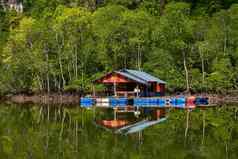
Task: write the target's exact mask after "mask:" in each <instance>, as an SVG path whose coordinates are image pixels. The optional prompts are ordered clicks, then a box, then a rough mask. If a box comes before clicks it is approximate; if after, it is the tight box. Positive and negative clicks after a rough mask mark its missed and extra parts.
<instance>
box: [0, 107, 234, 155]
mask: <svg viewBox="0 0 238 159" xmlns="http://www.w3.org/2000/svg"><path fill="white" fill-rule="evenodd" d="M0 106H1V109H0V116H1V118H0V128H1V129H0V155H1V157H2V158H6V159H8V158H9V159H23V158H34V159H46V158H47V159H77V158H82V159H94V158H98V159H101V158H104V159H111V158H115V159H154V158H164V159H174V158H176V159H191V158H195V159H214V158H216V159H224V158H229V159H237V156H238V151H237V150H238V144H237V143H238V137H237V135H238V126H237V119H238V118H237V110H236V111H235V109H233V108H232V107H230V106H229V107H227V108H226V107H222V108H215V109H207V110H199V109H197V110H195V111H193V112H190V120H189V128H188V135H187V137H186V138H185V136H184V132H185V130H186V112H185V111H183V110H181V111H179V110H173V111H171V112H170V113H169V118H168V120H167V121H166V122H164V123H161V124H158V125H156V126H153V127H150V128H147V129H145V130H144V131H143V137H142V140H141V139H140V138H138V134H133V135H129V136H124V135H115V134H112V133H110V132H107V131H105V130H103V129H100V128H97V127H95V125H93V124H92V119H93V115H92V114H93V113H92V111H91V110H83V109H80V108H73V109H68V108H62V107H52V106H49V107H47V106H45V107H41V106H35V107H31V106H29V105H28V106H20V105H11V106H6V105H4V104H1V105H0ZM203 130H204V131H203Z"/></svg>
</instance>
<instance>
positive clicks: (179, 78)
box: [0, 0, 238, 93]
mask: <svg viewBox="0 0 238 159" xmlns="http://www.w3.org/2000/svg"><path fill="white" fill-rule="evenodd" d="M23 4H24V12H23V13H16V12H14V11H3V10H2V9H1V10H0V57H1V58H0V72H1V76H0V92H1V93H20V92H32V91H33V92H40V91H42V92H47V91H48V92H50V91H54V92H56V91H57V92H62V91H72V90H73V91H90V89H91V85H90V83H91V80H93V79H95V78H96V77H98V76H100V75H102V74H103V73H105V72H108V71H111V70H114V69H122V68H132V69H142V70H144V71H147V72H149V73H152V74H154V75H156V76H158V77H159V78H161V79H163V80H165V81H167V82H168V89H169V90H170V91H171V92H174V91H183V90H187V91H191V90H192V91H195V92H200V91H203V92H204V91H212V92H224V90H235V89H237V86H238V4H237V1H236V0H226V1H224V0H197V1H189V0H167V1H163V0H160V1H159V0H143V1H138V0H104V1H103V0H97V1H95V0H85V1H81V0H71V1H68V0H61V1H60V0H54V1H49V0H34V1H33V0H24V1H23ZM160 4H164V5H163V6H162V5H160Z"/></svg>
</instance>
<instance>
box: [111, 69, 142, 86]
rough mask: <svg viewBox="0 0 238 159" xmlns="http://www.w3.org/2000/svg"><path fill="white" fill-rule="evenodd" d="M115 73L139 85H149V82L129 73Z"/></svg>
mask: <svg viewBox="0 0 238 159" xmlns="http://www.w3.org/2000/svg"><path fill="white" fill-rule="evenodd" d="M114 72H116V73H118V74H120V75H122V76H125V77H127V78H129V79H131V80H133V81H136V82H139V83H143V84H147V82H146V81H145V80H143V79H140V78H137V77H135V76H133V75H131V74H129V73H127V72H122V71H114Z"/></svg>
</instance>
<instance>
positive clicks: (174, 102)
mask: <svg viewBox="0 0 238 159" xmlns="http://www.w3.org/2000/svg"><path fill="white" fill-rule="evenodd" d="M185 104H186V99H185V98H183V97H180V98H172V99H171V106H172V107H175V108H185Z"/></svg>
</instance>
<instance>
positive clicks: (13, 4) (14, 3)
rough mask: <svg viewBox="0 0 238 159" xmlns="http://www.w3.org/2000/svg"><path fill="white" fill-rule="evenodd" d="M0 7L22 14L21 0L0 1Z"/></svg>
mask: <svg viewBox="0 0 238 159" xmlns="http://www.w3.org/2000/svg"><path fill="white" fill-rule="evenodd" d="M1 6H2V7H3V8H4V9H5V10H6V9H7V8H8V9H10V10H16V11H17V12H19V13H22V12H23V3H22V0H1Z"/></svg>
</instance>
